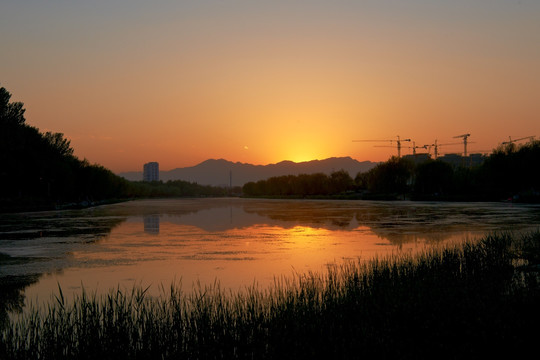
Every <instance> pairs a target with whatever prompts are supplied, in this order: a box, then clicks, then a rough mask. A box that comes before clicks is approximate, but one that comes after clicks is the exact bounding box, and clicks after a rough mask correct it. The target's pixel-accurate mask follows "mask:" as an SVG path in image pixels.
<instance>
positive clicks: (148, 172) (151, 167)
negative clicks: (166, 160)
mask: <svg viewBox="0 0 540 360" xmlns="http://www.w3.org/2000/svg"><path fill="white" fill-rule="evenodd" d="M143 181H159V164H158V163H157V162H149V163H146V164H144V166H143Z"/></svg>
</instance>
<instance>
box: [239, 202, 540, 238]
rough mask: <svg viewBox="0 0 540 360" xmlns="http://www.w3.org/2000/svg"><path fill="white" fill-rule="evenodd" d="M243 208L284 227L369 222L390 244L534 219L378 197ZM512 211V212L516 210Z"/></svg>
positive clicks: (337, 227)
mask: <svg viewBox="0 0 540 360" xmlns="http://www.w3.org/2000/svg"><path fill="white" fill-rule="evenodd" d="M244 211H246V212H247V213H256V214H258V215H260V216H264V217H267V218H270V219H272V220H275V221H279V222H280V225H281V224H283V226H284V227H294V226H296V225H302V226H311V227H318V228H325V229H329V230H347V229H349V230H353V229H356V228H358V227H362V226H364V227H368V228H369V229H370V230H371V231H372V232H373V233H374V234H376V235H377V236H379V237H380V238H382V239H385V240H388V241H390V242H391V243H392V244H394V245H403V244H406V243H412V242H417V241H427V242H429V243H439V242H443V241H445V240H449V239H450V238H452V237H455V236H462V235H463V236H465V234H466V233H470V232H489V231H494V230H499V229H514V227H515V224H516V222H515V221H512V219H516V217H517V216H523V217H524V218H523V219H521V220H520V221H522V223H523V224H526V223H534V221H535V219H536V218H538V216H536V217H535V215H534V212H528V211H526V210H525V211H524V209H512V208H505V207H501V206H494V207H493V206H489V205H486V206H467V205H453V204H417V203H399V204H396V203H392V202H389V203H384V204H382V203H376V202H361V203H359V202H350V203H343V202H341V203H340V202H336V203H332V202H331V201H328V202H322V201H321V202H317V201H313V202H311V201H298V202H295V201H290V202H283V203H279V202H273V203H272V202H267V203H265V202H262V201H261V202H259V203H257V202H253V203H245V205H244ZM514 212H515V213H514Z"/></svg>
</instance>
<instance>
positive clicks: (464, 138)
mask: <svg viewBox="0 0 540 360" xmlns="http://www.w3.org/2000/svg"><path fill="white" fill-rule="evenodd" d="M469 136H471V134H463V135H458V136H454V139H457V138H463V157H467V138H468V137H469Z"/></svg>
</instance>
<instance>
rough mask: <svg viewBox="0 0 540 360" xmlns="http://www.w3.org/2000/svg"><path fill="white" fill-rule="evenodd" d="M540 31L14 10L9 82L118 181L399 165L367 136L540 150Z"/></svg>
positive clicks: (462, 9) (364, 20)
mask: <svg viewBox="0 0 540 360" xmlns="http://www.w3.org/2000/svg"><path fill="white" fill-rule="evenodd" d="M539 18H540V2H538V1H536V0H524V1H520V2H512V1H492V0H477V1H470V0H469V1H465V0H457V1H451V2H450V1H448V2H437V3H432V2H427V1H423V0H410V1H399V2H397V1H361V2H354V1H318V0H317V1H281V0H278V1H271V2H270V1H269V2H259V1H255V2H253V1H241V0H238V1H215V0H200V1H181V2H176V1H167V0H159V1H154V2H142V1H127V0H117V1H104V0H99V1H92V2H84V1H69V2H68V1H52V2H43V1H35V0H32V1H8V2H6V3H3V4H2V10H1V12H0V41H1V43H2V57H0V69H2V73H1V76H0V86H3V87H5V88H6V89H8V91H10V92H11V93H12V94H13V98H12V100H14V101H22V102H24V103H25V107H26V109H27V112H26V119H27V122H28V123H29V124H30V125H33V126H36V127H38V128H39V129H40V130H41V131H53V132H61V133H64V134H65V135H66V136H67V137H68V138H69V139H70V140H71V144H72V146H73V147H74V149H75V154H76V155H77V156H78V157H80V158H86V159H88V160H89V161H90V162H92V163H99V164H101V165H104V166H106V167H108V168H110V169H111V170H113V171H115V172H121V171H131V170H140V169H141V168H142V164H144V163H145V162H148V161H158V162H159V163H160V168H161V169H162V170H169V169H173V168H177V167H183V166H193V165H196V164H198V163H199V162H202V161H204V160H206V159H209V158H224V159H227V160H230V161H235V162H236V161H240V162H248V163H253V164H268V163H276V162H279V161H282V160H292V161H297V162H298V161H307V160H312V159H324V158H328V157H336V156H351V157H353V158H355V159H357V160H360V161H363V160H372V161H384V160H386V159H388V158H389V157H390V156H392V155H396V149H395V148H393V147H374V144H373V143H355V142H353V141H352V140H354V139H396V136H398V135H399V136H402V137H403V138H405V137H406V138H411V139H413V140H414V141H415V142H416V144H417V145H420V146H421V145H427V144H433V142H434V141H435V140H438V141H439V143H441V144H442V143H453V142H456V140H455V139H452V138H453V136H456V135H460V134H463V133H470V134H471V137H470V139H469V140H470V142H471V145H470V151H471V152H487V151H490V150H492V149H493V148H495V147H496V146H498V145H499V144H500V143H501V142H503V141H507V140H508V137H509V136H512V137H514V138H520V137H525V136H537V137H538V136H540V119H539V117H538V116H539V115H538V114H540V102H539V101H538V94H540V67H539V66H538V64H539V63H540V47H539V46H538V44H539V43H540V22H539V21H538V19H539ZM380 145H384V144H380ZM388 145H389V144H388ZM443 151H445V152H460V151H462V148H461V147H460V146H459V145H451V146H447V148H445V149H444V150H443ZM403 153H404V154H407V153H412V150H411V149H408V148H404V149H403Z"/></svg>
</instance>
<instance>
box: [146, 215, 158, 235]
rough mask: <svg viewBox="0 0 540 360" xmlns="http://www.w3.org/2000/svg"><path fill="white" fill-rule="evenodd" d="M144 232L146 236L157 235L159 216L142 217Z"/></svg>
mask: <svg viewBox="0 0 540 360" xmlns="http://www.w3.org/2000/svg"><path fill="white" fill-rule="evenodd" d="M144 232H145V233H147V234H152V235H158V234H159V215H156V214H153V215H144Z"/></svg>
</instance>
